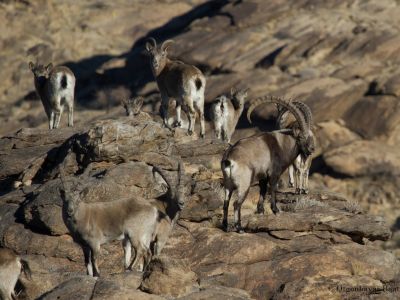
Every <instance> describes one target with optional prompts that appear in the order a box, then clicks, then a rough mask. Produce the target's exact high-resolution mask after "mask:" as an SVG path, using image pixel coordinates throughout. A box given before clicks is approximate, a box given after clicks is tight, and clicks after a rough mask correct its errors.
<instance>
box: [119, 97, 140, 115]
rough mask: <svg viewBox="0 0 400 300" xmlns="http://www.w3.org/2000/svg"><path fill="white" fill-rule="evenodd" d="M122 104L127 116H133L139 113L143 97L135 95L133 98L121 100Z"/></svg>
mask: <svg viewBox="0 0 400 300" xmlns="http://www.w3.org/2000/svg"><path fill="white" fill-rule="evenodd" d="M122 106H123V107H124V108H125V112H126V115H127V116H130V117H133V116H136V115H138V114H139V113H140V110H141V108H142V106H143V98H142V97H137V98H133V99H128V100H125V99H123V100H122Z"/></svg>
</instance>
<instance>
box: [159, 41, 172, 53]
mask: <svg viewBox="0 0 400 300" xmlns="http://www.w3.org/2000/svg"><path fill="white" fill-rule="evenodd" d="M173 43H175V42H174V40H166V41H164V42H163V43H162V44H161V50H162V51H165V50H167V48H168V47H170V46H171V45H172V44H173Z"/></svg>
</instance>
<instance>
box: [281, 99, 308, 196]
mask: <svg viewBox="0 0 400 300" xmlns="http://www.w3.org/2000/svg"><path fill="white" fill-rule="evenodd" d="M292 103H293V104H294V105H295V106H296V107H297V108H298V109H299V110H300V111H301V112H302V113H303V114H304V117H305V119H306V122H307V123H308V124H310V136H311V137H312V138H314V143H316V140H315V134H314V132H313V118H312V113H311V110H310V108H309V107H308V106H307V105H306V104H305V103H303V102H300V101H293V102H292ZM278 112H279V113H278V117H277V124H278V126H279V128H280V129H283V128H291V129H294V128H298V123H297V122H296V121H295V120H290V118H289V111H288V110H287V109H285V108H284V107H280V106H279V104H278ZM312 159H313V157H312V155H310V156H308V157H304V156H303V155H301V154H300V155H299V156H297V157H296V159H295V161H294V163H293V164H292V165H290V166H289V168H288V173H289V185H290V186H291V187H295V188H296V193H298V194H308V173H309V171H310V167H311V162H312ZM294 174H295V176H294ZM295 179H296V180H295Z"/></svg>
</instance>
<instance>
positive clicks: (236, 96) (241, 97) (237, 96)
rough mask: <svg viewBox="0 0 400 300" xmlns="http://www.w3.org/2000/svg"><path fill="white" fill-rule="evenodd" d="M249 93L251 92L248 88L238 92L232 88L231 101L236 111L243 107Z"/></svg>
mask: <svg viewBox="0 0 400 300" xmlns="http://www.w3.org/2000/svg"><path fill="white" fill-rule="evenodd" d="M248 91H249V89H248V88H246V89H240V90H236V89H235V88H234V87H232V88H231V99H232V104H233V106H234V107H235V109H238V108H241V107H243V105H244V101H245V100H246V98H247V92H248Z"/></svg>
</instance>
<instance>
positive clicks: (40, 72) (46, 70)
mask: <svg viewBox="0 0 400 300" xmlns="http://www.w3.org/2000/svg"><path fill="white" fill-rule="evenodd" d="M29 69H30V70H31V71H32V73H33V75H34V76H35V78H43V77H44V78H49V74H50V72H51V70H52V69H53V64H52V63H49V64H48V65H47V66H45V65H41V64H38V63H36V64H35V63H33V62H31V61H30V62H29Z"/></svg>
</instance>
